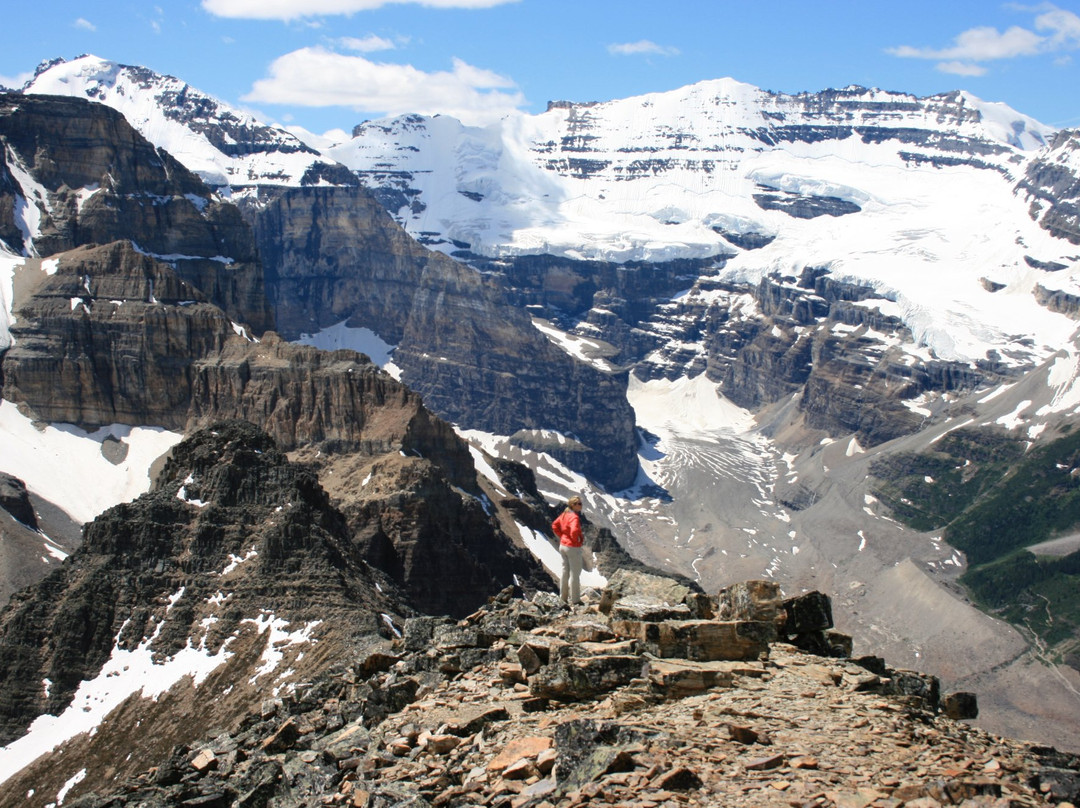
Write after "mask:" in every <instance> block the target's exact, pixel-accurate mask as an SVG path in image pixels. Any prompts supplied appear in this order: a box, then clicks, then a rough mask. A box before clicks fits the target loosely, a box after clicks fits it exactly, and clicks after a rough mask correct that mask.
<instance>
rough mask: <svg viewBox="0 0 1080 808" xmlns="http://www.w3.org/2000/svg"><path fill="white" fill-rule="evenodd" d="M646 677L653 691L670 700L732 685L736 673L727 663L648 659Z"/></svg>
mask: <svg viewBox="0 0 1080 808" xmlns="http://www.w3.org/2000/svg"><path fill="white" fill-rule="evenodd" d="M645 675H646V677H647V678H648V680H649V683H650V684H651V685H652V686H653V687H654V688H656V689H658V690H660V691H661V692H663V693H664V694H665V695H666V696H669V697H671V698H682V697H684V696H690V695H693V694H695V693H701V692H703V691H705V690H709V689H711V688H714V687H731V685H733V684H734V683H735V671H734V670H733V669H732V668H731V667H730V663H726V662H690V661H689V660H670V659H650V660H649V661H648V662H647V663H646V664H645Z"/></svg>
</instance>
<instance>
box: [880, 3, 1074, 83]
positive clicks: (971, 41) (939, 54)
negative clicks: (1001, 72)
mask: <svg viewBox="0 0 1080 808" xmlns="http://www.w3.org/2000/svg"><path fill="white" fill-rule="evenodd" d="M1008 8H1011V9H1012V10H1013V11H1018V12H1025V13H1035V14H1037V16H1036V17H1035V20H1034V27H1035V29H1036V30H1037V31H1041V32H1042V33H1036V31H1032V30H1030V29H1028V28H1023V27H1021V26H1019V25H1014V26H1012V27H1010V28H1009V29H1008V30H1006V31H998V30H997V29H996V28H993V27H991V26H982V27H979V28H969V29H968V30H967V31H964V32H962V33H961V34H959V35H958V36H957V37H956V38H955V39H954V40H953V44H952V45H951V46H950V47H947V48H916V47H912V46H911V45H901V46H899V47H895V48H887V49H886V52H887V53H890V54H892V55H893V56H899V57H901V58H907V59H938V60H941V61H939V62H938V65H937V69H938V70H940V71H942V72H944V73H954V74H957V75H961V76H982V75H984V74H985V73H986V68H984V67H982V66H981V65H980V64H979V63H980V62H990V61H995V60H998V59H1015V58H1017V57H1019V56H1035V55H1037V54H1041V53H1053V52H1060V51H1068V50H1076V49H1077V48H1080V16H1077V15H1076V14H1074V13H1073V12H1071V11H1065V10H1064V9H1060V8H1058V7H1057V6H1054V5H1051V4H1050V3H1043V4H1041V5H1039V6H1036V7H1028V6H1020V5H1010V6H1008ZM1059 61H1060V59H1059Z"/></svg>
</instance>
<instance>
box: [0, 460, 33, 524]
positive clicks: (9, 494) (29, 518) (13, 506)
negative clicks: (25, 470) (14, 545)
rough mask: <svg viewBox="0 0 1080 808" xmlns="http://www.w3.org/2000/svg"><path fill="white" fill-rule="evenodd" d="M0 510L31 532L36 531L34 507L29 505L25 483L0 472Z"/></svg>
mask: <svg viewBox="0 0 1080 808" xmlns="http://www.w3.org/2000/svg"><path fill="white" fill-rule="evenodd" d="M0 508H2V509H3V510H5V511H7V512H8V514H10V515H11V516H12V517H14V518H15V519H17V520H18V521H19V522H21V523H22V524H24V525H26V527H28V528H30V529H31V530H37V526H38V524H37V517H36V516H35V515H34V506H33V505H32V504H31V503H30V495H29V494H28V493H27V491H26V483H24V482H23V481H22V480H20V479H19V478H18V477H12V476H11V475H10V474H6V473H4V472H2V471H0Z"/></svg>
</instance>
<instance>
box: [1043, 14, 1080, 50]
mask: <svg viewBox="0 0 1080 808" xmlns="http://www.w3.org/2000/svg"><path fill="white" fill-rule="evenodd" d="M1035 27H1036V28H1037V29H1039V30H1040V31H1049V32H1050V39H1049V43H1048V44H1049V47H1050V49H1051V50H1075V49H1076V48H1078V47H1080V17H1078V16H1076V15H1075V14H1073V13H1072V12H1071V11H1063V10H1062V9H1060V8H1051V9H1050V10H1048V11H1046V12H1045V13H1043V14H1040V15H1039V16H1038V17H1036V18H1035Z"/></svg>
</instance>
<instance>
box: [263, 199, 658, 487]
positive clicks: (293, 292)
mask: <svg viewBox="0 0 1080 808" xmlns="http://www.w3.org/2000/svg"><path fill="white" fill-rule="evenodd" d="M247 215H248V216H249V218H250V219H251V221H252V222H253V227H254V230H255V233H256V238H257V241H258V244H259V252H260V255H261V257H262V259H263V261H264V262H265V266H266V274H267V290H268V293H269V296H270V298H271V300H272V303H273V306H274V309H275V313H276V316H277V320H278V323H279V327H280V328H281V330H282V333H283V334H284V335H285V336H287V337H289V338H295V337H297V336H299V334H300V333H302V332H305V331H316V330H318V329H319V328H323V327H326V326H329V325H332V324H334V323H337V322H340V321H342V320H347V321H348V323H349V325H351V326H356V327H360V326H363V327H367V328H370V329H371V330H372V331H374V332H375V333H377V334H378V335H379V336H380V337H382V339H384V340H386V341H387V342H389V343H392V344H396V345H397V346H398V347H397V350H396V351H395V353H394V362H395V364H397V365H398V366H399V367H400V368H402V371H403V376H402V378H403V380H404V381H405V382H406V383H407V384H408V385H409V386H410V387H412V388H413V389H415V390H417V391H418V392H420V393H421V394H422V395H423V396H424V400H425V402H426V404H427V406H428V407H430V408H431V409H432V410H433V411H435V412H436V413H438V414H439V415H441V416H443V417H444V418H447V419H448V420H450V421H454V422H456V423H458V424H460V425H461V426H462V427H465V428H475V429H482V430H486V431H490V432H496V433H499V434H514V433H517V432H519V431H522V430H524V431H541V430H549V431H555V432H559V433H562V434H564V435H566V436H569V437H571V438H573V441H569V442H565V443H563V444H559V443H557V442H556V443H554V444H553V445H552V446H551V447H545V448H550V450H551V451H552V453H553V454H554V455H555V456H556V457H558V458H559V459H561V460H563V461H565V462H567V463H569V464H570V465H571V466H573V467H574V468H576V469H578V470H580V471H582V472H583V473H585V474H587V475H589V476H590V477H592V478H593V479H596V480H598V481H599V482H601V483H603V484H605V485H607V486H609V487H613V488H621V487H625V486H626V485H629V484H630V483H631V482H632V481H633V479H634V476H635V474H636V468H637V457H636V438H635V434H634V421H633V410H632V409H631V408H630V406H629V404H628V403H627V401H626V396H625V390H626V374H625V373H622V372H605V371H603V370H600V369H598V368H595V367H593V366H591V365H587V364H584V363H582V362H580V361H578V360H576V359H574V358H572V357H570V356H569V355H568V354H566V353H565V352H564V351H562V350H561V349H559V348H558V347H556V346H554V345H553V344H552V343H551V342H549V341H548V339H547V338H546V337H544V336H543V335H542V334H541V333H540V332H539V331H537V330H536V329H535V328H534V327H533V325H532V323H531V320H530V318H529V315H528V314H526V313H525V312H524V311H522V310H519V309H516V308H514V307H512V306H511V305H510V303H509V302H508V301H507V299H506V296H505V286H504V284H503V282H502V281H501V280H500V279H499V278H497V277H492V276H488V275H484V274H482V273H480V272H478V271H477V270H475V269H472V268H469V267H466V266H464V265H462V264H459V263H458V262H456V261H454V260H453V259H451V258H448V257H447V256H445V255H442V254H441V253H435V252H431V251H429V250H427V249H425V248H424V247H422V246H421V245H419V244H417V243H416V242H415V241H413V240H412V239H411V238H410V237H409V236H408V235H407V234H406V233H405V231H404V230H402V229H401V228H400V227H399V226H398V225H397V224H396V223H394V222H393V220H392V219H391V218H390V217H389V215H388V214H386V213H385V211H383V210H382V209H381V208H380V207H379V205H378V203H377V202H376V201H375V200H374V199H373V198H372V197H371V196H370V194H369V193H368V192H367V191H365V190H364V189H362V188H303V189H289V190H286V191H282V192H280V193H279V194H278V195H277V196H275V197H274V198H272V199H270V200H269V201H266V202H265V203H264V204H263V205H261V206H259V207H251V208H249V209H248V211H247ZM575 441H576V443H575Z"/></svg>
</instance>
